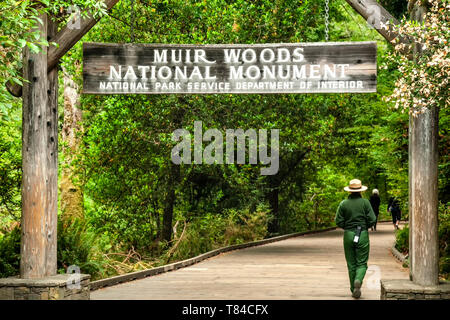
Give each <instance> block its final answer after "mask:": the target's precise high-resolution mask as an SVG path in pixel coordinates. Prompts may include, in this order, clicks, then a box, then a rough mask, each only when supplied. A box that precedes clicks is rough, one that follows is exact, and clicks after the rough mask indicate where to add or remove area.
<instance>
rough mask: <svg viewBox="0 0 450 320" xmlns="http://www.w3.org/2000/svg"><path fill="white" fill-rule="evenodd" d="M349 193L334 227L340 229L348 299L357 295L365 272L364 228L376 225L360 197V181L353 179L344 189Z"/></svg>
mask: <svg viewBox="0 0 450 320" xmlns="http://www.w3.org/2000/svg"><path fill="white" fill-rule="evenodd" d="M344 190H345V191H347V192H350V195H349V196H348V198H347V199H346V200H343V201H342V202H341V203H340V204H339V207H338V208H337V211H336V217H335V221H336V225H337V226H338V227H340V228H342V229H344V252H345V260H346V261H347V269H348V275H349V279H350V291H351V293H352V296H353V297H354V298H356V299H358V298H359V297H360V296H361V286H362V283H363V279H364V276H365V275H366V271H367V261H368V260H369V249H370V242H369V232H368V231H367V229H368V228H370V227H372V226H373V225H374V224H375V222H376V217H375V214H374V212H373V209H372V206H371V205H370V202H369V200H367V199H364V198H362V196H361V192H363V191H366V190H367V187H366V186H363V185H362V183H361V181H360V180H358V179H353V180H351V181H350V184H349V185H348V186H347V187H345V188H344Z"/></svg>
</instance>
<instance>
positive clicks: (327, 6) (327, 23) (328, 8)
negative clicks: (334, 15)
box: [325, 0, 330, 41]
mask: <svg viewBox="0 0 450 320" xmlns="http://www.w3.org/2000/svg"><path fill="white" fill-rule="evenodd" d="M329 11H330V7H329V0H325V41H328V39H329V36H328V32H329V29H328V25H329V24H330V22H329V18H330V14H329Z"/></svg>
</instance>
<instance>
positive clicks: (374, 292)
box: [91, 223, 409, 300]
mask: <svg viewBox="0 0 450 320" xmlns="http://www.w3.org/2000/svg"><path fill="white" fill-rule="evenodd" d="M342 235H343V231H342V230H335V231H329V232H325V233H319V234H312V235H307V236H301V237H296V238H290V239H287V240H283V241H279V242H274V243H270V244H267V245H262V246H258V247H252V248H247V249H242V250H236V251H231V252H228V253H224V254H220V255H218V256H215V257H213V258H210V259H208V260H205V261H203V262H200V263H198V264H195V265H193V266H190V267H187V268H183V269H179V270H176V271H172V272H168V273H163V274H160V275H157V276H153V277H148V278H145V279H141V280H135V281H131V282H127V283H123V284H119V285H116V286H113V287H107V288H103V289H99V290H96V291H93V292H91V299H120V300H125V299H161V300H166V299H175V300H185V299H187V300H196V299H204V300H215V299H222V300H232V299H243V300H246V299H256V300H264V299H270V300H275V299H352V298H351V296H350V290H349V283H348V274H347V268H346V263H345V258H344V251H343V244H342ZM393 241H394V230H393V226H392V224H391V223H382V224H379V225H378V231H377V232H370V244H371V248H370V258H369V270H368V271H367V274H366V278H365V279H364V283H363V287H362V296H361V299H379V298H380V287H379V280H380V278H381V279H408V274H409V273H408V269H405V268H403V267H402V266H401V263H400V262H398V261H397V260H396V259H395V258H394V257H393V256H392V254H391V253H390V250H389V248H390V247H391V246H392V244H393Z"/></svg>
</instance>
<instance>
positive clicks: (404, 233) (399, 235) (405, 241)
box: [395, 225, 409, 254]
mask: <svg viewBox="0 0 450 320" xmlns="http://www.w3.org/2000/svg"><path fill="white" fill-rule="evenodd" d="M395 247H396V248H397V250H398V251H400V252H402V253H404V254H407V253H408V250H409V226H408V225H406V226H404V227H403V228H402V229H399V230H397V231H396V232H395Z"/></svg>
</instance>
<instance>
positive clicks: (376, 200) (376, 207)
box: [369, 189, 381, 231]
mask: <svg viewBox="0 0 450 320" xmlns="http://www.w3.org/2000/svg"><path fill="white" fill-rule="evenodd" d="M369 202H370V205H371V206H372V209H373V213H375V217H376V218H377V219H376V221H375V224H374V225H373V227H372V231H377V222H378V215H379V214H380V203H381V199H380V193H379V192H378V189H373V190H372V195H371V196H370V199H369Z"/></svg>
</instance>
